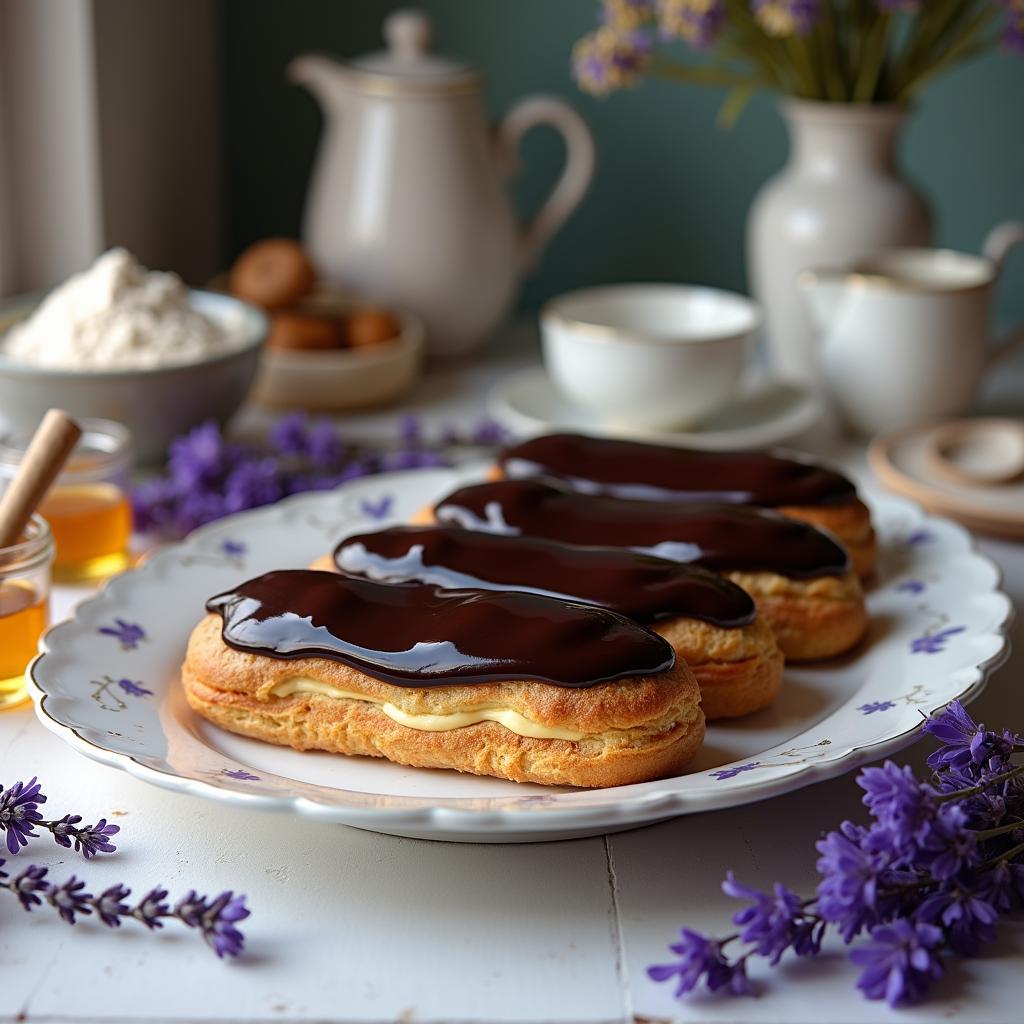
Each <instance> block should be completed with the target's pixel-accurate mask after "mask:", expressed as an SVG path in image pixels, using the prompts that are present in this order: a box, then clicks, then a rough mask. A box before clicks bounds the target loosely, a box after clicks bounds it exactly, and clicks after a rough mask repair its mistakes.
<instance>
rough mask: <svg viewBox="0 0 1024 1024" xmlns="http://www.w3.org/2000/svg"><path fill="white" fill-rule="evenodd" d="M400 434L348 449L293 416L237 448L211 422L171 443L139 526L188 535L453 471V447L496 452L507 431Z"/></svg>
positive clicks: (412, 420) (319, 425)
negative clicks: (322, 495) (380, 479)
mask: <svg viewBox="0 0 1024 1024" xmlns="http://www.w3.org/2000/svg"><path fill="white" fill-rule="evenodd" d="M397 434H398V437H397V439H396V443H395V444H394V445H392V446H389V447H387V448H385V449H379V448H370V447H367V446H365V445H355V444H346V443H345V440H344V438H343V437H342V435H341V434H340V432H339V431H338V429H337V427H336V426H335V425H334V424H333V423H331V421H330V420H326V419H320V420H310V419H309V418H308V417H307V416H306V415H305V414H304V413H289V414H287V415H285V416H283V417H281V419H279V420H278V421H277V422H276V423H275V424H274V425H273V426H272V427H271V429H270V431H269V433H268V435H267V437H266V438H265V439H264V440H263V441H262V442H259V443H251V444H239V443H235V442H232V441H228V440H227V439H226V438H225V437H224V436H223V434H222V433H221V431H220V428H219V427H218V426H217V424H215V423H213V422H209V423H205V424H203V425H202V426H200V427H196V428H195V429H194V430H192V431H191V432H189V433H188V434H186V435H184V436H182V437H179V438H177V439H176V440H174V441H173V442H172V443H171V448H170V452H169V456H168V462H167V472H166V474H165V475H164V476H162V477H158V478H156V479H153V480H149V481H146V482H145V483H143V484H140V485H139V486H138V487H137V488H136V489H135V493H134V495H133V504H134V510H135V525H136V527H137V528H138V529H139V530H144V531H149V532H152V533H158V534H164V535H167V536H178V535H183V534H185V533H188V531H189V530H192V529H194V528H195V527H197V526H201V525H203V524H204V523H208V522H212V521H213V520H215V519H219V518H221V517H222V516H226V515H229V514H231V513H232V512H240V511H243V510H244V509H250V508H257V507H259V506H261V505H268V504H270V503H272V502H275V501H277V500H279V499H280V498H283V497H286V496H288V495H290V494H300V493H303V492H306V491H325V490H331V489H332V488H334V487H337V486H338V485H339V484H342V483H345V482H346V481H348V480H355V479H359V478H361V477H365V476H372V475H373V474H375V473H383V472H388V471H391V470H396V469H421V468H426V467H432V466H447V465H449V464H450V462H449V459H448V454H447V449H448V448H450V447H452V446H455V445H458V446H471V447H484V448H490V447H493V446H495V445H498V444H500V443H502V441H503V440H504V431H503V430H502V429H501V427H500V426H498V424H496V423H494V422H493V421H492V420H489V419H484V420H481V421H480V422H479V423H477V424H476V425H474V426H473V427H471V428H470V429H469V430H468V431H465V430H462V431H460V430H456V429H454V428H453V427H451V426H450V425H444V426H442V427H441V428H440V431H439V432H438V436H437V437H436V438H435V437H432V436H430V435H428V433H427V431H426V430H424V428H423V425H422V423H421V422H420V421H419V420H418V419H417V418H416V417H415V416H403V417H402V418H401V419H400V420H399V422H398V428H397Z"/></svg>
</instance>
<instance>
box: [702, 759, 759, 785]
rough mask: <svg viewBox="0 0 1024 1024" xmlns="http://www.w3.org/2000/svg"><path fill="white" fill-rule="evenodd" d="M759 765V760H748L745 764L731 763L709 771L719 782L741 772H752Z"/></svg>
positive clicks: (732, 777)
mask: <svg viewBox="0 0 1024 1024" xmlns="http://www.w3.org/2000/svg"><path fill="white" fill-rule="evenodd" d="M760 766H761V762H760V761H749V762H748V763H747V764H737V765H733V766H732V767H731V768H718V769H717V770H715V771H713V772H711V773H710V774H711V776H712V777H713V778H716V779H718V780H719V782H721V781H722V780H723V779H735V778H736V776H737V775H739V774H740V773H741V772H752V771H753V770H754V769H755V768H759V767H760Z"/></svg>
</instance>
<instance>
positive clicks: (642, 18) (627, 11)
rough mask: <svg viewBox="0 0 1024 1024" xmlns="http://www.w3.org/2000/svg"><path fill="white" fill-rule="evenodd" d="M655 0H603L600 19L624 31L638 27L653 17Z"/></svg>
mask: <svg viewBox="0 0 1024 1024" xmlns="http://www.w3.org/2000/svg"><path fill="white" fill-rule="evenodd" d="M654 4H655V0H604V2H603V3H602V5H601V21H602V22H603V23H604V24H605V25H611V26H612V27H613V28H616V29H619V30H620V31H624V32H631V31H633V29H635V28H639V27H640V26H641V25H642V24H644V22H647V21H650V20H651V19H652V18H653V17H654Z"/></svg>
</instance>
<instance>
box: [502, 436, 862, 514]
mask: <svg viewBox="0 0 1024 1024" xmlns="http://www.w3.org/2000/svg"><path fill="white" fill-rule="evenodd" d="M499 464H500V465H501V467H502V469H503V470H504V472H505V474H506V476H510V477H524V476H551V477H557V478H558V479H560V480H563V481H564V482H566V483H567V484H569V485H570V486H571V487H573V489H574V490H578V491H585V492H587V493H589V494H610V495H614V496H615V497H619V498H634V499H642V500H650V499H653V500H658V499H669V498H671V499H674V500H675V501H700V502H708V501H711V502H723V503H727V504H735V505H764V506H767V507H773V506H778V505H838V504H842V503H844V502H847V501H852V500H853V499H854V498H855V497H856V493H857V492H856V489H855V488H854V486H853V484H852V483H851V482H850V481H849V480H847V479H846V477H844V476H842V475H841V474H840V473H837V472H835V471H834V470H831V469H826V468H825V467H824V466H819V465H816V464H814V463H812V462H798V461H796V460H794V459H787V458H783V457H782V456H779V455H772V454H769V453H765V452H705V451H693V450H690V449H686V448H669V447H666V446H664V445H654V444H641V443H640V442H637V441H611V440H606V439H603V438H596V437H584V436H582V435H580V434H548V435H547V436H545V437H535V438H533V439H532V440H530V441H525V442H523V443H522V444H518V445H515V446H514V447H512V448H507V449H506V450H505V451H504V452H503V453H502V455H501V457H500V459H499Z"/></svg>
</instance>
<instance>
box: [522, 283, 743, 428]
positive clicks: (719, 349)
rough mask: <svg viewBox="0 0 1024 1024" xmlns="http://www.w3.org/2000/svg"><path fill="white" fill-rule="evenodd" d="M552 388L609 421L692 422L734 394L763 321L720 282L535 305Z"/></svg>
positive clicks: (596, 293)
mask: <svg viewBox="0 0 1024 1024" xmlns="http://www.w3.org/2000/svg"><path fill="white" fill-rule="evenodd" d="M540 322H541V336H542V339H543V345H544V363H545V366H546V367H547V371H548V373H549V374H550V376H551V378H552V380H553V381H554V383H555V385H556V386H557V387H558V389H559V390H560V391H561V392H562V393H563V394H564V395H565V396H566V398H568V399H570V400H571V401H572V402H574V403H576V404H577V405H580V406H582V407H584V408H586V409H589V410H591V411H593V412H595V413H597V414H598V415H599V416H600V417H601V419H602V420H603V421H604V422H605V423H607V424H608V425H609V426H610V427H621V428H624V429H630V430H635V429H644V430H672V429H678V428H683V427H692V426H694V425H696V424H697V423H699V422H700V420H701V419H703V418H704V417H706V416H708V415H710V414H711V413H713V412H715V411H716V410H717V409H719V408H721V406H723V405H724V404H725V403H726V402H727V401H728V400H729V398H730V397H731V396H732V395H733V393H734V392H735V390H736V387H737V385H738V383H739V380H740V375H741V374H742V372H743V369H744V367H745V365H746V363H747V359H748V356H749V354H750V348H751V344H752V342H753V338H754V335H755V333H756V332H757V330H758V328H759V326H760V323H761V314H760V311H759V309H758V307H757V306H756V305H755V304H754V303H753V302H751V301H750V300H749V299H747V298H744V297H743V296H742V295H736V294H734V293H733V292H726V291H721V290H719V289H717V288H701V287H693V286H690V285H675V284H620V285H608V286H602V287H598V288H585V289H583V290H582V291H576V292H569V293H568V294H567V295H562V296H559V297H558V298H556V299H553V300H552V301H551V302H549V303H548V304H547V305H546V306H545V307H544V309H543V310H542V311H541V316H540Z"/></svg>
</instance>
